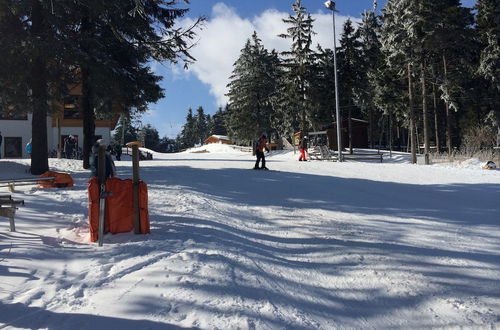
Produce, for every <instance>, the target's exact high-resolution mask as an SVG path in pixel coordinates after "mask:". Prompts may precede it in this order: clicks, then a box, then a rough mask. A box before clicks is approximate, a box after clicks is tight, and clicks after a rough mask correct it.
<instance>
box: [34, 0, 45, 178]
mask: <svg viewBox="0 0 500 330" xmlns="http://www.w3.org/2000/svg"><path fill="white" fill-rule="evenodd" d="M31 3H32V14H31V15H32V17H31V20H32V31H33V39H34V40H35V42H36V43H38V42H43V39H44V37H43V36H44V34H45V33H44V29H45V26H44V24H45V22H44V18H43V13H42V5H41V3H40V1H39V0H32V1H31ZM37 48H39V50H42V51H38V54H37V56H36V57H35V59H34V61H33V64H32V65H33V66H32V68H31V81H30V85H31V91H32V102H33V118H32V122H31V137H32V153H31V173H32V174H36V175H40V174H43V173H45V172H47V171H48V170H49V159H48V147H47V110H48V105H47V100H48V92H47V59H46V57H45V56H44V53H43V47H37Z"/></svg>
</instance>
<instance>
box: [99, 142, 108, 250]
mask: <svg viewBox="0 0 500 330" xmlns="http://www.w3.org/2000/svg"><path fill="white" fill-rule="evenodd" d="M98 152H99V153H98V156H97V162H98V163H97V164H98V165H97V178H98V181H99V188H100V193H99V236H98V239H99V246H102V245H103V240H104V217H105V215H106V149H105V148H104V146H100V147H99V151H98Z"/></svg>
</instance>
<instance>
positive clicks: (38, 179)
mask: <svg viewBox="0 0 500 330" xmlns="http://www.w3.org/2000/svg"><path fill="white" fill-rule="evenodd" d="M54 179H55V177H54V176H47V177H41V178H18V179H4V180H0V184H3V183H7V184H8V183H16V182H36V181H47V180H54Z"/></svg>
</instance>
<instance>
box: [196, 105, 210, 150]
mask: <svg viewBox="0 0 500 330" xmlns="http://www.w3.org/2000/svg"><path fill="white" fill-rule="evenodd" d="M209 132H210V131H209V126H208V122H207V115H205V110H204V109H203V107H202V106H199V107H198V109H196V115H195V117H194V135H195V139H196V143H197V144H203V141H204V140H205V139H206V138H207V137H208V134H209Z"/></svg>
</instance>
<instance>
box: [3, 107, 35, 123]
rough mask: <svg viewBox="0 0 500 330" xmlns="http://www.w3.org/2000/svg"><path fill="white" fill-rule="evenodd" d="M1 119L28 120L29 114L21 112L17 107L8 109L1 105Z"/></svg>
mask: <svg viewBox="0 0 500 330" xmlns="http://www.w3.org/2000/svg"><path fill="white" fill-rule="evenodd" d="M0 120H28V115H27V114H25V113H19V111H16V110H15V109H6V108H2V107H0Z"/></svg>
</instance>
